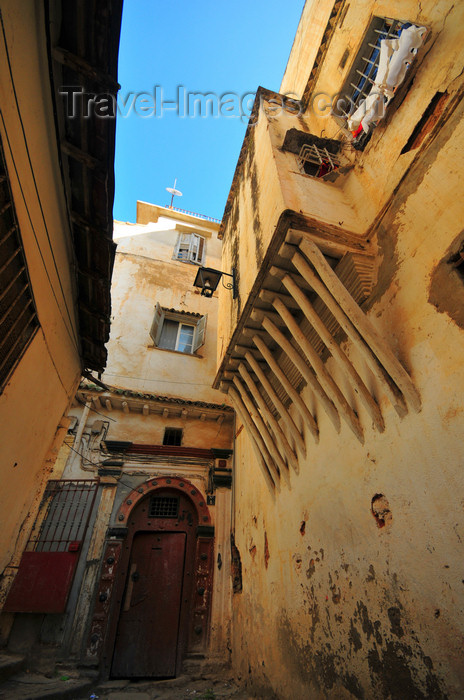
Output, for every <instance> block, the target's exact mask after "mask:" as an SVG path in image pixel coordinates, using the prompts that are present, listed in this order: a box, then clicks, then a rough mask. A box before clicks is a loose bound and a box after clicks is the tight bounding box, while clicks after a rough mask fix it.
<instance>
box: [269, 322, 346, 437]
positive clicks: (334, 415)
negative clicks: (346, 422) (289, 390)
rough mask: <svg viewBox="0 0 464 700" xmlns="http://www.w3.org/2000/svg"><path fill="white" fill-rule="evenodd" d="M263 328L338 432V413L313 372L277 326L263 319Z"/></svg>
mask: <svg viewBox="0 0 464 700" xmlns="http://www.w3.org/2000/svg"><path fill="white" fill-rule="evenodd" d="M263 327H264V328H265V329H266V330H267V332H268V333H269V335H270V336H271V337H272V338H273V339H274V340H275V341H276V343H278V344H279V345H280V347H281V348H282V350H283V351H284V352H285V353H286V354H287V355H288V356H289V358H290V360H291V361H292V362H293V364H294V365H295V367H297V368H298V370H299V371H300V373H301V374H302V375H303V377H304V378H305V379H306V381H307V382H308V384H309V386H310V387H311V389H312V390H313V391H314V393H315V394H316V396H317V397H318V398H319V399H320V401H321V403H322V405H323V407H324V410H325V411H326V413H327V415H328V416H329V418H330V420H331V421H332V423H333V426H334V428H335V430H336V431H337V433H338V432H340V416H339V415H338V411H337V409H336V408H335V406H334V404H333V403H332V401H331V400H330V398H329V397H328V396H327V394H326V393H325V391H324V389H323V388H322V387H321V385H320V384H319V382H318V379H317V377H316V375H315V374H314V372H313V370H312V369H310V368H309V367H308V365H307V364H306V362H305V361H304V359H303V358H302V357H301V355H300V354H299V352H298V351H297V350H295V348H294V347H293V345H292V344H291V343H290V341H289V340H287V338H286V337H285V336H284V334H283V333H281V332H280V331H279V329H278V328H277V326H275V325H274V324H273V323H272V321H270V320H269V319H268V318H265V319H264V321H263Z"/></svg>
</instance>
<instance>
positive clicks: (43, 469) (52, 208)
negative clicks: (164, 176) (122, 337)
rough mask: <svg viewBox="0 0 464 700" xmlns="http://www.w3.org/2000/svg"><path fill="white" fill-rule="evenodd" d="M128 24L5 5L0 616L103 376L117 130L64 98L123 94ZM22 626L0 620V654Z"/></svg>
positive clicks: (104, 13)
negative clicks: (70, 93) (81, 395)
mask: <svg viewBox="0 0 464 700" xmlns="http://www.w3.org/2000/svg"><path fill="white" fill-rule="evenodd" d="M121 11H122V2H115V3H112V2H111V3H110V2H102V3H98V4H96V3H80V4H79V3H67V2H61V1H57V2H54V1H52V2H47V3H29V2H9V1H8V0H6V1H5V2H2V6H1V15H0V101H1V105H2V107H1V115H0V189H1V192H0V199H1V203H0V425H1V429H0V430H1V439H0V464H1V472H0V503H1V508H2V513H3V515H2V532H1V536H0V574H1V576H0V579H1V583H0V606H3V603H4V601H5V597H6V595H7V593H8V591H9V588H10V585H11V582H12V580H13V578H14V577H15V575H16V573H17V571H18V567H19V566H20V561H21V558H22V553H23V550H24V548H25V544H26V542H27V540H28V538H29V535H30V532H31V528H32V525H33V522H34V519H35V517H36V515H37V512H38V507H39V503H40V501H41V499H42V496H43V493H44V489H45V485H46V481H47V479H48V478H49V476H50V472H51V470H52V468H53V464H54V462H55V459H56V457H57V454H58V451H59V448H60V446H61V443H62V441H63V439H64V437H65V436H66V431H67V428H68V420H67V413H68V410H69V407H70V404H71V402H72V400H73V397H74V395H75V393H76V390H77V387H78V386H79V382H80V378H81V376H82V372H83V371H87V372H90V371H97V372H98V371H102V370H103V367H104V365H105V359H106V350H105V342H106V341H107V339H108V334H109V316H110V280H111V269H112V265H113V259H114V244H113V242H112V217H111V209H112V204H113V193H114V172H113V161H114V136H115V123H114V119H113V120H111V119H110V120H96V119H95V117H94V115H93V114H92V115H90V116H89V118H88V119H86V120H82V119H74V120H70V119H68V118H67V117H68V116H69V115H67V110H66V105H65V103H64V101H63V100H62V98H61V97H60V94H59V91H60V89H61V87H62V86H63V84H71V85H79V86H82V89H83V90H84V89H85V90H87V92H88V93H91V92H102V91H103V90H105V91H106V92H107V93H108V94H109V95H115V94H116V92H117V80H116V79H117V56H118V46H119V29H120V22H121ZM96 193H98V195H97V196H95V194H96ZM12 620H13V617H12V615H11V614H10V613H6V612H5V613H4V614H2V615H1V616H0V644H3V643H4V642H5V641H6V640H7V639H8V635H9V632H10V629H11V624H12Z"/></svg>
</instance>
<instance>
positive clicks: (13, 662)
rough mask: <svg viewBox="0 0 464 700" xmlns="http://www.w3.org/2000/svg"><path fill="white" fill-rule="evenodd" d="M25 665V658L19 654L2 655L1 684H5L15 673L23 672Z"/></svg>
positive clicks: (0, 661) (0, 655)
mask: <svg viewBox="0 0 464 700" xmlns="http://www.w3.org/2000/svg"><path fill="white" fill-rule="evenodd" d="M24 665H25V658H24V656H19V655H18V654H8V653H5V652H3V653H1V654H0V683H3V682H4V681H6V680H7V679H8V678H10V677H11V676H14V675H15V673H19V672H20V671H22V670H23V668H24Z"/></svg>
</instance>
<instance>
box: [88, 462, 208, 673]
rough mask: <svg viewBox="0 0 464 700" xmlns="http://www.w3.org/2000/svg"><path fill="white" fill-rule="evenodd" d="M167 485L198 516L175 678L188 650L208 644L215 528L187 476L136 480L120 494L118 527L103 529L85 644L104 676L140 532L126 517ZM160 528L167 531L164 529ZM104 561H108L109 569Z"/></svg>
mask: <svg viewBox="0 0 464 700" xmlns="http://www.w3.org/2000/svg"><path fill="white" fill-rule="evenodd" d="M167 489H169V490H172V491H177V492H179V493H182V494H183V495H184V496H185V497H186V498H187V499H188V500H189V501H190V502H191V504H192V506H193V508H194V511H195V512H196V516H197V525H196V528H195V532H192V533H191V534H190V537H192V536H193V537H194V538H195V542H194V543H193V546H194V555H193V559H194V562H193V572H192V574H193V575H192V582H191V594H190V596H189V603H188V604H187V605H186V606H185V609H184V610H181V617H182V621H181V627H182V635H180V636H179V644H178V655H177V663H176V676H177V675H178V674H179V672H180V670H181V665H182V661H183V659H184V658H185V656H186V654H187V653H192V652H204V651H206V648H207V645H208V638H209V627H210V617H211V598H212V591H213V571H214V526H213V524H212V519H211V514H210V511H209V508H208V506H207V505H206V499H205V497H204V496H203V495H202V493H201V492H200V491H199V489H198V488H197V487H196V486H195V485H194V484H192V483H191V482H190V481H189V480H188V479H184V478H181V477H175V476H170V477H165V476H162V477H154V478H151V479H149V480H148V481H146V482H144V483H142V484H140V485H139V486H137V487H136V488H134V489H133V490H132V491H131V492H130V493H129V494H128V495H126V496H125V497H124V500H123V502H122V504H121V505H120V507H119V509H118V511H117V513H116V518H115V520H116V522H117V523H118V526H119V527H117V528H114V527H113V528H110V529H109V531H108V538H107V545H106V551H105V555H104V558H103V568H102V572H101V575H100V585H99V586H97V591H96V601H95V609H94V613H93V620H92V623H91V626H90V634H89V642H88V655H89V653H91V654H92V655H93V656H94V658H95V657H96V656H97V657H99V660H101V667H102V676H103V677H106V678H108V677H109V676H110V672H111V664H112V658H113V651H114V645H115V640H116V631H117V626H118V622H119V615H120V609H121V605H122V600H123V594H124V588H125V583H126V579H127V568H128V565H129V560H130V555H131V550H132V540H133V537H134V535H135V533H136V532H139V531H140V530H139V529H136V528H134V529H131V526H130V518H131V515H132V513H133V511H134V509H135V508H136V507H137V506H138V505H139V504H140V503H141V501H143V500H145V499H148V498H149V497H151V496H152V495H154V494H155V493H156V492H157V491H160V490H163V491H165V490H167ZM113 522H114V521H113ZM162 530H163V531H166V529H165V528H162ZM117 531H119V532H120V535H119V537H118V535H117ZM145 531H152V532H156V531H157V530H156V528H155V527H153V529H151V528H148V530H145ZM186 547H188V544H186ZM107 562H111V565H110V566H109V567H108V566H107ZM184 581H185V576H184ZM100 591H104V593H103V595H102V594H101V593H99V592H100ZM102 598H103V600H102ZM100 608H101V609H100ZM97 638H98V640H97ZM96 640H97V641H96Z"/></svg>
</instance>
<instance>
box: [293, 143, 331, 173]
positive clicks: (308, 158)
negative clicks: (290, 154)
mask: <svg viewBox="0 0 464 700" xmlns="http://www.w3.org/2000/svg"><path fill="white" fill-rule="evenodd" d="M298 167H299V168H300V172H301V173H304V174H305V175H312V176H313V177H323V176H324V175H327V174H328V173H331V172H332V171H333V170H337V169H338V168H339V167H340V161H339V160H338V158H337V156H335V155H333V154H331V153H329V151H328V150H327V148H318V147H317V146H316V144H315V143H311V144H307V143H306V144H304V145H303V146H302V147H301V150H300V153H299V155H298Z"/></svg>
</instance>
